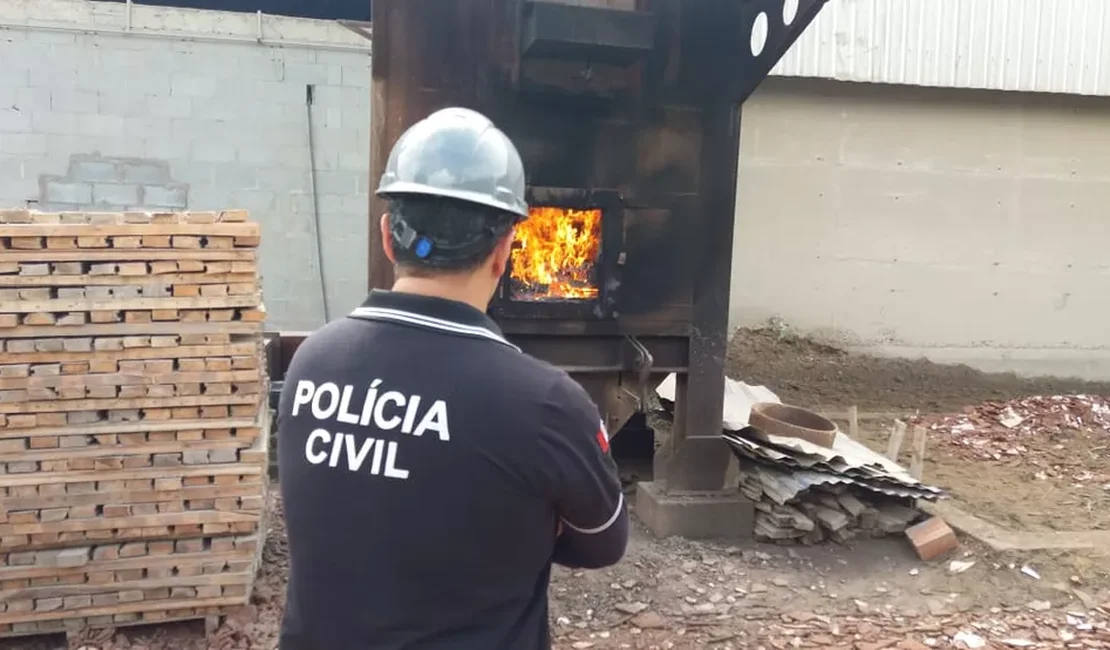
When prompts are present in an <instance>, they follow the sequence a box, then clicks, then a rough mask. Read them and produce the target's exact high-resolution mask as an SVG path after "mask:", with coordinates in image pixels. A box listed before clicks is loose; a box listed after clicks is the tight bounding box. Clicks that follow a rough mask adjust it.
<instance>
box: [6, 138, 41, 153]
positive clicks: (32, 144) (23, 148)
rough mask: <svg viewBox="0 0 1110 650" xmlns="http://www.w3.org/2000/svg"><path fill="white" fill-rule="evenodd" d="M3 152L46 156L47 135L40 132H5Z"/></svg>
mask: <svg viewBox="0 0 1110 650" xmlns="http://www.w3.org/2000/svg"><path fill="white" fill-rule="evenodd" d="M3 152H4V154H5V155H12V156H27V157H32V156H34V157H38V156H45V155H46V136H45V135H42V134H40V133H5V134H4V145H3Z"/></svg>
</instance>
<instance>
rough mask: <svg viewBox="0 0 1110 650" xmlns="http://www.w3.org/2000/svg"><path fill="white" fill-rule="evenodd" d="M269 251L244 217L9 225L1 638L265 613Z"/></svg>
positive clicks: (132, 217)
mask: <svg viewBox="0 0 1110 650" xmlns="http://www.w3.org/2000/svg"><path fill="white" fill-rule="evenodd" d="M258 242H259V227H258V225H257V224H255V223H250V222H248V221H247V214H246V213H245V212H242V211H226V212H192V213H180V214H177V213H175V214H147V213H119V214H116V213H112V214H103V213H60V214H46V213H32V212H27V211H23V210H9V211H0V636H15V635H23V634H39V633H44V632H55V631H63V630H77V629H82V628H85V627H111V626H122V625H129V624H137V623H143V622H148V621H164V620H180V619H191V618H201V617H218V616H219V615H220V614H222V613H224V612H226V611H227V608H230V607H235V606H238V605H243V604H246V603H247V601H248V598H249V594H250V589H251V584H252V582H253V578H254V574H255V570H256V569H257V565H258V562H259V558H260V555H261V549H262V544H263V536H264V534H265V522H264V512H265V497H266V487H265V486H266V481H265V479H266V474H265V471H266V466H267V458H266V456H267V446H268V443H267V440H268V436H267V435H266V432H265V429H266V426H267V421H268V417H267V416H268V409H266V408H265V397H266V379H265V369H264V362H263V360H262V320H263V316H264V312H263V309H262V303H261V296H260V290H259V278H258V270H257V260H256V247H257V245H258Z"/></svg>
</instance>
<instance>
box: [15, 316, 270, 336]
mask: <svg viewBox="0 0 1110 650" xmlns="http://www.w3.org/2000/svg"><path fill="white" fill-rule="evenodd" d="M261 333H262V321H245V322H244V321H230V322H223V321H220V322H213V323H175V322H169V323H111V324H109V323H105V324H94V325H74V326H71V327H65V328H59V327H55V326H53V325H49V326H38V325H36V326H20V327H12V328H8V329H4V330H0V340H2V339H3V338H8V339H13V338H39V339H50V338H56V337H60V336H168V335H175V334H178V335H188V334H232V335H235V334H261Z"/></svg>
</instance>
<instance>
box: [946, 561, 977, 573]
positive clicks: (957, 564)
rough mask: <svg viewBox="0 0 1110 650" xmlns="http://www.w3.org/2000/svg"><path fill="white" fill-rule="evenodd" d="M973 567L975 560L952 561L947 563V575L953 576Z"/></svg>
mask: <svg viewBox="0 0 1110 650" xmlns="http://www.w3.org/2000/svg"><path fill="white" fill-rule="evenodd" d="M973 566H975V560H952V561H951V562H949V563H948V573H951V574H953V575H955V574H957V573H963V572H964V571H967V570H968V569H970V568H971V567H973Z"/></svg>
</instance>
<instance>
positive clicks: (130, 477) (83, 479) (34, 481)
mask: <svg viewBox="0 0 1110 650" xmlns="http://www.w3.org/2000/svg"><path fill="white" fill-rule="evenodd" d="M259 437H260V438H265V437H266V436H259ZM261 473H262V468H261V467H260V466H258V465H256V464H252V463H227V464H220V465H183V466H178V467H174V468H173V476H181V477H190V476H228V475H233V476H258V475H260V474H261ZM166 475H167V471H166V468H165V467H144V468H142V469H127V470H114V471H86V472H44V473H42V474H35V475H23V474H9V475H7V476H0V487H7V488H11V487H19V486H26V485H40V486H41V485H52V484H58V483H65V484H69V483H95V482H98V481H99V482H104V481H146V480H150V481H153V480H154V479H157V478H164V477H165V476H166Z"/></svg>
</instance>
